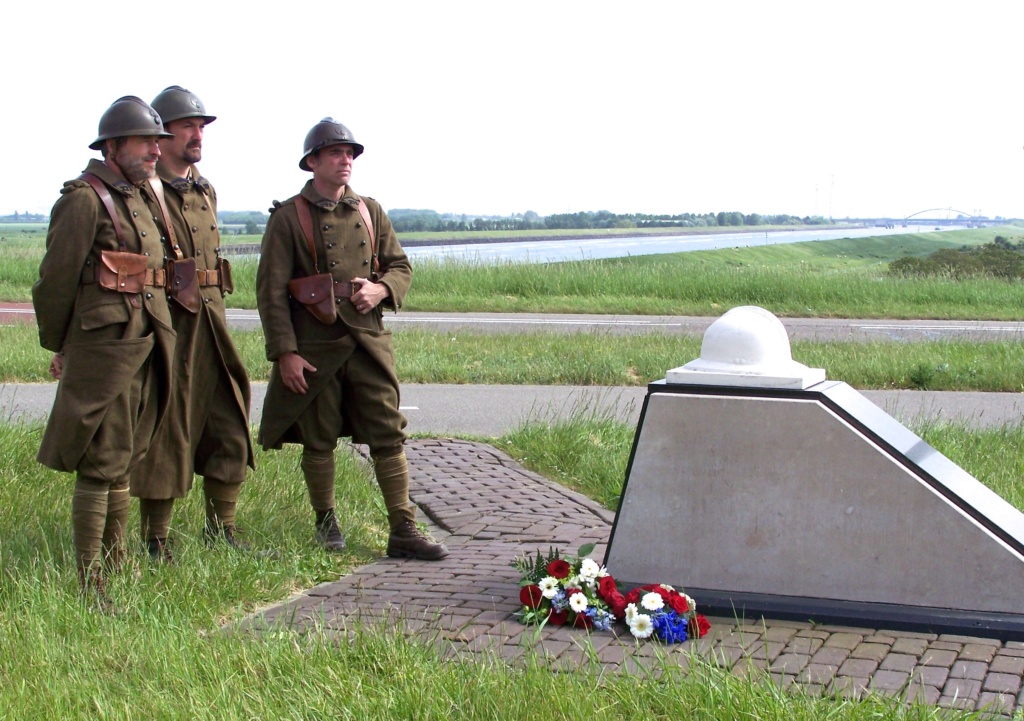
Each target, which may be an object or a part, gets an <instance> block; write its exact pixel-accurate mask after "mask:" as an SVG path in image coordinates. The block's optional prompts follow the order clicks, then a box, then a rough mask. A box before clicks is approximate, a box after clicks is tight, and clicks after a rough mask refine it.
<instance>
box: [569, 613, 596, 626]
mask: <svg viewBox="0 0 1024 721" xmlns="http://www.w3.org/2000/svg"><path fill="white" fill-rule="evenodd" d="M572 625H573V626H575V627H576V628H590V627H591V626H593V625H594V623H593V622H592V621H591V620H590V616H588V615H587V614H585V613H577V614H576V618H574V619H573V620H572Z"/></svg>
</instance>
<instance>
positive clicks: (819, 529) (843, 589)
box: [605, 306, 1024, 640]
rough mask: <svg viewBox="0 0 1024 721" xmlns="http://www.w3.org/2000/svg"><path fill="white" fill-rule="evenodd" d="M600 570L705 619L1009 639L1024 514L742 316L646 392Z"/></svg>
mask: <svg viewBox="0 0 1024 721" xmlns="http://www.w3.org/2000/svg"><path fill="white" fill-rule="evenodd" d="M605 564H606V565H607V567H608V570H609V572H610V573H611V574H612V575H613V576H614V577H615V578H616V579H617V580H619V581H620V582H623V583H624V584H625V585H627V586H631V585H635V584H636V585H638V584H645V583H668V584H671V585H674V586H676V587H678V588H681V589H685V590H686V592H687V593H689V594H690V595H691V596H693V597H694V598H696V599H697V601H698V603H699V604H700V607H701V610H702V612H704V613H707V614H713V615H722V616H728V617H734V616H740V617H746V618H758V617H761V616H765V617H768V618H776V619H792V620H800V621H811V622H819V623H833V624H835V623H838V624H846V625H856V626H866V627H871V628H892V629H906V630H918V631H928V632H933V633H960V634H970V635H989V636H995V637H999V638H1003V639H1005V640H1024V514H1021V513H1020V512H1019V511H1018V510H1017V509H1015V508H1014V507H1013V506H1011V505H1010V504H1009V503H1007V502H1006V501H1005V500H1003V499H1002V498H1000V497H999V496H998V495H996V494H995V493H993V492H992V491H991V490H989V489H988V488H986V487H985V486H984V485H983V484H982V483H981V482H979V481H978V480H977V479H975V478H973V477H972V476H971V475H970V474H968V473H967V472H966V471H964V470H963V469H961V468H960V467H958V466H957V465H956V464H954V463H953V462H952V461H950V460H949V459H947V458H946V457H944V456H943V455H942V454H940V453H939V452H938V451H936V450H935V449H934V448H932V447H931V446H929V445H928V444H927V443H925V442H924V441H923V440H921V439H920V438H919V437H918V436H916V435H915V434H914V433H912V432H911V431H910V430H909V429H907V428H906V427H904V426H903V425H901V424H900V423H899V422H898V421H896V420H895V419H894V418H892V417H891V416H889V415H888V414H887V413H885V412H884V411H883V410H882V409H880V408H878V407H877V406H875V405H874V404H872V403H871V402H870V401H868V400H867V399H866V398H865V397H864V396H862V395H861V394H860V393H858V392H857V391H856V390H854V389H853V388H851V387H850V386H848V385H847V384H845V383H842V382H836V381H828V380H826V379H825V372H824V370H822V369H814V368H808V367H806V366H804V365H802V364H800V363H797V362H795V361H794V360H793V359H792V356H791V352H790V345H789V338H788V335H787V334H786V331H785V328H784V326H783V325H782V323H781V322H780V321H779V320H778V319H777V318H776V317H775V316H773V315H772V314H771V313H769V312H768V311H766V310H764V309H762V308H757V307H753V306H744V307H740V308H734V309H732V310H730V311H729V312H728V313H726V314H725V315H723V316H722V317H721V318H719V319H718V320H717V321H715V322H714V323H713V324H712V325H711V326H710V327H709V328H708V330H707V332H706V333H705V335H704V339H703V343H702V346H701V357H700V358H699V359H696V360H694V361H691V362H690V363H687V364H686V365H684V366H682V367H680V368H675V369H672V370H669V371H668V372H667V373H666V377H665V379H664V380H661V381H657V382H654V383H651V384H650V385H649V386H648V392H647V396H646V398H645V400H644V404H643V408H642V411H641V415H640V421H639V424H638V426H637V431H636V435H635V438H634V442H633V449H632V452H631V455H630V460H629V465H628V468H627V472H626V481H625V484H624V486H623V490H622V496H621V498H620V501H619V508H618V512H617V514H616V518H615V525H614V526H613V528H612V533H611V537H610V539H609V544H608V550H607V553H606V555H605Z"/></svg>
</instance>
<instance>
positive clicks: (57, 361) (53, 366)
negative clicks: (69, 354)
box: [50, 353, 64, 380]
mask: <svg viewBox="0 0 1024 721" xmlns="http://www.w3.org/2000/svg"><path fill="white" fill-rule="evenodd" d="M63 372H64V356H62V355H61V354H60V353H54V354H53V358H51V359H50V376H51V377H52V378H54V379H55V380H60V374H61V373H63Z"/></svg>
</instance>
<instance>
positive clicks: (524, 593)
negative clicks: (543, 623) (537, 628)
mask: <svg viewBox="0 0 1024 721" xmlns="http://www.w3.org/2000/svg"><path fill="white" fill-rule="evenodd" d="M519 600H520V601H521V602H522V604H523V605H524V606H526V607H527V608H537V607H538V606H540V604H541V602H543V601H544V594H543V593H542V592H541V590H540V586H537V585H535V584H530V585H529V586H523V588H522V590H520V591H519Z"/></svg>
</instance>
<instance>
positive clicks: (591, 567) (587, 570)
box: [580, 558, 601, 581]
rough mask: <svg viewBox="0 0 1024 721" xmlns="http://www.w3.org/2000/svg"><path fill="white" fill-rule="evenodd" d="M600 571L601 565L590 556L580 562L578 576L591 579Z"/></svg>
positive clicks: (587, 579)
mask: <svg viewBox="0 0 1024 721" xmlns="http://www.w3.org/2000/svg"><path fill="white" fill-rule="evenodd" d="M600 572H601V567H600V566H599V565H597V562H596V561H595V560H594V559H592V558H584V559H583V562H582V563H580V578H582V579H583V580H585V581H592V580H594V579H595V578H597V574H599V573H600Z"/></svg>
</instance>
